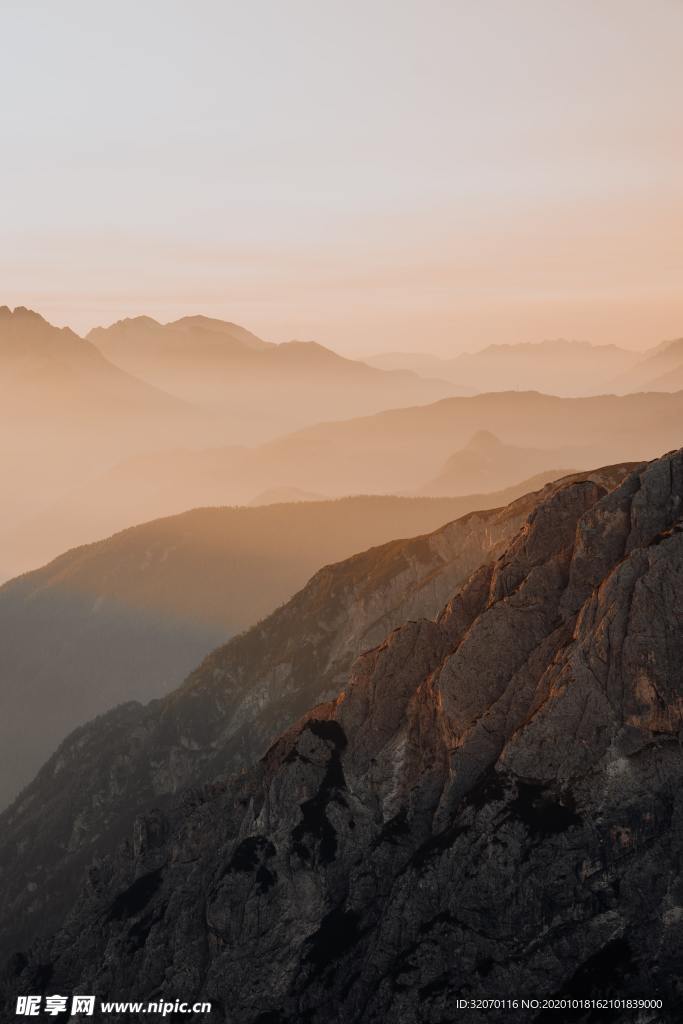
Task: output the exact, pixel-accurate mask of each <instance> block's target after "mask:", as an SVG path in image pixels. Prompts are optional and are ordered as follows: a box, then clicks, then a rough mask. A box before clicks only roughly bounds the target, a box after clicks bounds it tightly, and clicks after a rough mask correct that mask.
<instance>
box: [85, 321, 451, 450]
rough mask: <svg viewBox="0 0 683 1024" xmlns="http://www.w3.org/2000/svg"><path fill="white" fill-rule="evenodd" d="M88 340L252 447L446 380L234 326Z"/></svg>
mask: <svg viewBox="0 0 683 1024" xmlns="http://www.w3.org/2000/svg"><path fill="white" fill-rule="evenodd" d="M88 339H89V340H90V341H91V342H92V343H93V344H95V345H97V347H98V348H99V349H100V350H101V351H102V352H103V353H104V354H105V355H106V356H107V358H108V359H111V361H112V362H114V363H116V364H117V365H118V366H121V367H122V368H123V369H124V370H127V371H128V372H130V373H134V374H135V375H136V376H139V377H141V378H142V379H144V380H147V381H148V382H150V383H151V384H154V385H156V386H158V387H161V388H163V389H164V390H166V391H168V392H170V393H171V394H174V395H178V396H179V397H181V398H183V399H185V400H187V401H190V402H192V403H194V404H198V405H201V406H204V407H205V408H207V409H209V410H211V411H212V413H214V414H216V415H220V417H221V422H222V429H223V432H224V434H225V437H226V440H229V441H230V442H231V443H234V444H254V443H257V442H261V441H265V440H268V439H270V438H272V437H275V436H277V435H278V434H282V433H284V432H286V431H289V430H294V429H297V428H299V427H303V426H305V425H307V424H309V423H312V422H314V421H315V420H318V419H322V418H330V417H334V418H337V417H339V418H341V417H343V418H346V417H350V416H358V415H363V414H366V413H370V412H378V411H379V410H381V409H386V408H390V407H394V406H402V405H408V404H410V405H412V404H415V403H419V402H431V401H434V400H435V399H437V398H442V397H444V396H446V395H449V394H454V393H456V392H457V390H458V389H457V388H456V387H455V386H454V385H453V384H451V383H449V382H446V381H438V380H423V379H421V378H420V377H418V376H417V375H416V374H414V373H412V372H410V371H405V370H400V371H384V370H379V369H377V368H375V367H371V366H368V365H367V364H365V363H362V362H358V361H357V360H353V359H345V358H344V357H342V356H340V355H337V353H336V352H332V351H331V350H330V349H328V348H325V347H324V346H323V345H319V344H317V343H316V342H311V341H309V342H302V341H290V342H285V343H283V344H281V345H275V344H272V343H270V342H265V341H262V340H261V339H260V338H257V337H256V336H255V335H253V334H251V333H250V332H248V331H246V330H245V329H244V328H243V327H239V326H237V325H235V324H231V323H224V322H223V321H220V320H212V319H210V318H208V317H202V316H195V317H184V318H183V319H182V320H176V321H174V322H173V323H168V324H160V323H158V322H157V321H156V320H152V319H151V318H150V317H136V318H134V319H129V320H120V321H119V322H118V323H115V324H113V325H112V326H111V327H98V328H95V329H94V330H93V331H91V332H90V334H89V335H88Z"/></svg>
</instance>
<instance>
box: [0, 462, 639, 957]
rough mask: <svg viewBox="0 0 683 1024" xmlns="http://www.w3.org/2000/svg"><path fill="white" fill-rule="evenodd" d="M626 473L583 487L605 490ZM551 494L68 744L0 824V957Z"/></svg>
mask: <svg viewBox="0 0 683 1024" xmlns="http://www.w3.org/2000/svg"><path fill="white" fill-rule="evenodd" d="M627 471H628V467H613V468H610V469H606V470H599V471H596V472H594V473H590V474H587V475H586V476H587V477H589V478H590V479H591V480H594V481H595V482H596V486H598V485H599V486H601V487H603V488H610V487H613V486H615V485H616V484H617V483H618V482H619V481H620V480H621V479H623V477H624V475H625V473H626V472H627ZM562 486H563V485H562V484H561V483H557V484H549V485H547V486H546V487H545V488H544V489H543V490H541V491H539V492H536V493H532V494H527V495H525V496H524V497H522V498H519V499H518V500H517V501H515V502H513V503H512V504H510V505H508V506H506V507H504V508H501V509H498V510H493V511H480V512H472V513H470V514H469V515H466V516H464V517H463V518H460V519H457V520H455V521H454V522H452V523H449V524H448V525H447V526H444V527H442V528H441V529H439V530H437V531H436V532H434V533H432V534H428V535H425V536H421V537H416V538H414V539H412V540H396V541H392V542H390V543H388V544H385V545H383V546H381V547H378V548H372V549H370V550H369V551H366V552H364V553H363V554H359V555H356V556H354V557H353V558H350V559H348V560H346V561H344V562H339V563H337V564H336V565H331V566H327V567H326V568H324V569H322V570H320V571H319V572H318V573H317V574H316V575H315V576H314V577H313V578H312V579H311V580H310V582H309V583H308V584H307V585H306V586H305V587H304V589H303V590H301V591H300V592H299V593H298V594H297V595H295V596H294V597H293V598H292V599H291V600H290V601H289V602H288V603H287V604H286V605H284V606H283V607H282V608H280V609H279V610H278V611H276V612H274V613H273V614H272V615H271V616H270V617H269V618H267V619H266V620H265V621H264V622H262V623H260V624H259V625H257V626H255V627H254V628H252V629H251V630H249V631H248V632H247V633H245V634H243V635H242V636H239V637H236V638H235V639H233V640H232V641H231V642H230V643H229V644H227V645H226V646H225V647H223V648H220V649H219V650H217V651H215V652H214V653H213V654H212V655H210V656H209V657H208V658H207V659H206V660H205V661H204V663H203V664H202V665H201V666H200V667H199V668H198V669H197V670H196V671H195V672H194V673H193V674H192V675H191V676H190V677H189V678H188V680H187V682H186V683H185V684H184V685H183V686H182V687H181V688H180V689H178V690H176V691H175V692H174V693H173V694H171V695H169V696H168V697H166V698H164V699H163V700H160V701H155V702H153V703H152V704H150V705H148V706H147V707H142V706H141V705H140V704H137V703H129V704H126V705H124V706H122V707H120V708H118V709H116V710H114V711H112V712H110V713H109V714H107V715H104V716H102V717H101V718H99V719H96V720H95V721H94V722H91V723H90V724H88V725H86V726H84V727H83V728H81V729H79V730H77V731H76V732H75V733H73V734H72V735H71V736H70V737H69V738H68V739H67V740H66V741H65V742H64V743H63V744H62V745H61V747H60V748H59V750H58V751H57V752H56V754H55V755H54V756H53V757H52V758H51V759H50V760H49V761H48V763H47V764H46V765H45V766H44V767H43V768H42V769H41V771H40V772H39V774H38V775H37V777H36V778H35V780H34V781H33V782H32V783H31V784H30V785H29V786H28V787H27V788H26V790H25V791H24V792H23V793H22V795H21V796H20V797H19V798H18V800H17V801H15V803H14V804H13V805H12V807H11V808H9V809H8V810H7V811H6V812H5V813H4V814H3V815H2V816H1V817H0V836H1V837H2V839H1V840H0V899H1V900H2V901H3V903H4V906H5V908H6V909H5V912H4V914H3V919H2V922H1V924H2V929H3V932H2V933H0V934H3V936H4V938H3V943H4V945H5V948H7V944H8V943H10V944H11V942H13V941H21V942H23V941H25V939H26V938H27V937H29V936H30V935H32V934H35V933H36V931H39V930H40V929H41V928H43V929H44V928H47V927H50V926H51V925H54V924H55V923H56V922H57V921H58V920H59V915H60V914H61V912H62V911H63V909H64V907H66V906H67V905H68V904H69V903H70V901H72V900H73V899H74V898H75V892H76V888H77V886H78V884H79V882H80V880H81V879H82V877H83V871H84V869H85V867H86V865H87V864H88V863H89V862H90V861H91V860H92V858H93V856H95V855H99V854H102V853H103V852H106V851H107V850H108V849H110V848H111V846H112V844H114V843H115V842H116V841H117V840H118V839H119V838H121V837H123V836H125V835H126V834H127V832H128V830H129V829H130V827H131V825H132V822H133V820H134V819H135V816H136V815H137V814H138V813H140V812H141V811H143V810H145V809H148V808H150V807H153V806H162V805H164V804H166V803H168V802H169V800H171V799H172V798H173V797H174V794H177V793H178V792H179V791H180V790H182V789H184V788H186V787H187V786H188V785H191V784H195V783H197V782H200V781H201V780H204V779H208V778H211V777H212V776H213V775H214V774H215V773H216V772H219V771H224V770H229V771H237V770H240V769H242V768H245V767H246V766H248V765H249V764H250V763H251V762H252V761H253V760H254V759H255V758H256V757H258V756H260V755H261V754H262V753H263V752H264V751H265V750H266V748H267V746H268V745H269V743H270V742H272V740H273V739H274V737H275V736H276V735H277V733H278V732H279V731H280V730H282V729H284V728H287V727H288V726H289V725H290V724H291V723H292V722H293V721H295V719H296V718H297V717H298V716H299V715H300V714H302V713H303V712H304V711H305V710H306V709H307V708H309V707H310V706H312V705H313V704H316V703H318V702H319V701H320V700H323V699H327V698H329V697H331V696H333V695H334V694H336V693H337V692H338V690H339V689H340V687H342V686H343V685H344V681H345V679H346V677H347V674H348V671H349V669H350V666H351V664H352V662H353V659H354V658H355V657H356V656H357V655H358V654H359V653H360V652H361V651H362V650H364V649H366V648H368V647H371V646H373V645H374V644H376V643H379V642H380V641H381V640H382V638H383V637H384V636H385V635H386V633H387V632H388V631H389V630H391V629H393V628H395V627H396V626H398V625H400V624H401V623H402V622H404V621H406V620H407V619H411V618H415V617H421V616H428V617H433V616H435V615H436V614H437V613H438V612H439V610H440V608H441V607H442V606H443V604H444V603H445V602H446V601H447V600H448V599H449V597H450V596H452V594H453V593H454V591H455V590H456V589H457V588H458V586H459V585H460V584H461V583H462V581H463V580H465V579H466V578H467V577H468V576H469V575H470V574H471V573H472V572H473V571H474V570H475V569H477V567H478V566H480V565H481V564H482V563H483V562H485V561H486V560H488V559H489V558H491V557H496V556H497V555H498V554H499V553H500V552H502V551H503V550H504V548H505V547H506V545H507V544H508V543H509V541H510V539H511V538H512V537H513V536H514V535H515V533H516V532H517V531H518V530H519V528H520V527H521V526H522V524H523V523H524V521H525V519H526V518H527V516H528V515H529V514H530V513H532V512H533V510H534V509H535V508H536V507H537V505H538V504H539V503H541V504H542V503H543V502H544V501H545V500H546V499H547V498H548V496H549V495H552V494H554V493H555V492H556V491H558V490H559V489H561V488H562ZM302 507H303V508H307V507H308V506H302ZM10 934H11V935H13V936H14V938H13V939H10V938H9V935H10Z"/></svg>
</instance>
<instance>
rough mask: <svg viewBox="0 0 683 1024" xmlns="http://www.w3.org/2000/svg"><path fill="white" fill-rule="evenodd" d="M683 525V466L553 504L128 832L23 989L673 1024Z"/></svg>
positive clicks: (22, 962)
mask: <svg viewBox="0 0 683 1024" xmlns="http://www.w3.org/2000/svg"><path fill="white" fill-rule="evenodd" d="M682 507H683V452H678V453H673V454H671V455H669V456H666V457H664V458H662V459H660V460H658V461H657V462H655V463H653V464H651V465H649V466H647V467H644V468H641V469H640V470H638V471H636V472H635V473H633V474H631V475H629V476H628V477H627V478H626V479H625V480H624V482H623V483H622V484H621V486H619V487H617V488H616V489H615V490H612V491H609V492H608V491H606V490H605V488H604V487H603V486H601V485H600V484H599V483H597V482H595V481H592V480H590V479H584V480H577V481H575V482H574V483H570V484H568V485H566V486H563V487H556V488H550V489H549V491H548V492H546V494H545V496H544V498H543V500H541V501H539V502H538V503H537V504H536V505H535V507H534V508H533V509H532V510H531V512H530V515H529V516H528V518H527V519H526V522H525V523H524V525H523V526H522V527H521V529H519V531H518V532H517V533H516V535H515V536H514V537H512V538H511V539H509V540H508V541H507V542H506V543H505V544H504V546H503V548H502V552H501V554H500V557H498V558H497V559H496V560H495V561H489V562H488V563H486V564H484V565H482V566H481V567H480V568H479V569H478V570H477V571H475V572H474V573H473V574H472V575H471V576H470V578H469V579H468V580H467V582H466V583H465V584H464V585H463V586H461V587H460V588H459V589H458V588H454V592H453V594H452V596H451V599H450V600H448V601H447V602H446V603H445V605H444V607H443V609H442V611H441V613H440V614H439V615H438V616H437V617H436V619H433V620H428V619H419V620H417V621H410V622H406V624H405V625H403V626H401V627H400V628H398V629H395V630H394V631H393V632H391V633H390V634H389V635H388V636H387V637H386V639H385V640H384V641H383V642H381V643H380V644H379V646H377V647H375V648H373V649H372V650H369V651H367V653H365V654H364V655H362V656H361V657H360V658H359V659H358V660H357V661H356V663H355V665H354V667H353V669H352V671H351V673H350V676H348V678H347V680H346V682H345V683H344V687H343V690H342V691H341V692H340V693H339V694H338V696H337V697H336V698H335V699H334V700H332V701H330V702H328V703H326V704H323V705H321V706H318V707H316V708H315V709H314V710H313V711H311V712H309V713H308V714H307V715H305V716H304V717H303V718H302V719H301V720H300V721H299V722H298V723H297V724H296V725H295V726H294V727H293V728H291V729H290V730H289V731H287V732H286V733H284V734H283V735H282V736H281V737H280V739H279V740H278V741H277V742H276V743H275V744H274V745H273V746H272V747H271V748H270V750H269V751H268V753H267V754H266V756H265V757H264V758H263V760H262V761H261V763H260V764H258V765H257V766H255V767H254V768H253V769H252V770H251V771H249V772H247V773H245V774H243V775H241V776H237V777H233V778H232V779H225V778H224V779H221V778H216V779H215V780H214V781H213V782H212V783H211V784H209V785H206V786H204V787H201V788H197V789H195V790H193V791H191V792H189V793H187V794H186V796H185V798H184V800H183V801H181V802H180V803H179V804H178V805H177V806H176V808H175V809H173V810H171V809H169V810H168V811H167V813H162V812H160V811H159V810H157V811H153V812H151V813H148V814H147V815H143V816H141V817H140V818H139V819H138V821H137V822H136V826H135V829H134V831H133V832H132V833H131V834H130V837H129V840H128V842H127V843H125V844H124V845H123V846H121V847H120V849H119V850H118V851H117V852H116V854H114V855H113V856H111V857H110V858H108V859H107V860H106V861H105V862H103V863H101V864H100V865H98V866H97V868H96V869H94V870H93V871H92V872H91V873H90V878H89V885H88V888H87V890H86V891H84V893H83V896H82V899H81V900H80V901H79V903H78V904H77V905H76V906H75V907H74V908H73V910H72V911H71V913H70V914H69V915H68V917H67V920H66V922H65V923H64V924H63V926H62V928H61V929H60V930H59V931H58V933H57V934H56V936H55V937H54V938H53V939H51V940H47V941H46V942H45V943H43V944H42V945H40V946H39V947H38V948H37V949H36V950H34V951H33V953H32V954H31V956H30V957H28V958H27V957H24V958H19V959H17V960H16V961H15V962H14V978H13V979H12V981H11V983H10V991H11V992H16V991H29V992H32V991H36V985H37V984H38V983H39V980H40V977H41V976H44V975H45V972H46V971H48V972H49V977H50V984H51V985H52V986H55V988H56V990H59V991H67V992H68V991H71V990H73V989H74V988H75V987H77V986H78V990H79V991H88V992H95V993H101V994H103V995H106V994H107V993H111V992H113V991H115V992H116V993H117V997H118V998H128V999H133V998H136V999H140V998H142V999H149V998H154V997H155V995H156V994H157V993H159V992H163V994H164V997H165V998H168V999H173V998H175V997H180V998H184V999H188V998H203V999H209V1000H210V1001H212V1003H213V1004H214V1013H213V1014H212V1016H213V1017H214V1019H215V1018H216V1017H217V1018H218V1019H219V1020H224V1021H230V1022H233V1024H256V1022H259V1024H265V1022H266V1021H269V1022H271V1021H277V1022H278V1024H295V1022H296V1024H299V1022H301V1021H307V1022H308V1024H322V1022H328V1021H330V1020H334V1021H335V1022H337V1024H347V1022H348V1024H361V1022H362V1024H382V1022H385V1021H388V1020H401V1021H403V1022H406V1024H412V1022H415V1024H417V1022H424V1021H441V1020H449V1019H452V1010H453V1006H454V1001H455V1000H456V999H458V998H462V997H473V998H482V997H483V998H489V999H496V998H497V999H501V1000H505V999H507V998H510V996H511V993H514V997H515V998H520V997H526V998H529V997H533V998H541V999H542V998H544V997H555V996H557V997H561V996H578V997H584V998H598V997H603V998H604V997H610V996H617V997H620V998H624V997H631V998H633V997H639V996H643V994H647V996H648V997H649V998H655V997H657V998H661V999H662V1001H663V1004H664V1009H663V1010H660V1011H658V1013H657V1019H658V1020H659V1021H662V1022H667V1024H668V1022H673V1021H676V1020H678V1019H679V1018H680V1012H681V1009H682V1008H683V991H682V989H681V982H680V972H679V970H678V957H679V953H680V948H681V942H682V940H683V931H682V929H683V918H682V915H681V912H680V908H681V899H682V897H683V893H682V892H681V881H680V859H681V856H682V855H683V832H682V825H683V796H682V793H683V789H682V787H681V782H682V781H683V751H682V750H681V745H680V742H679V736H680V730H681V728H682V727H683V691H682V686H683V683H682V680H681V673H680V666H681V662H682V660H683V604H682V595H683V528H682V527H683V523H682V521H681V510H682ZM330 596H332V595H330ZM653 609H655V610H656V616H654V617H653ZM297 650H298V651H300V652H301V651H302V645H301V641H299V642H298V643H297ZM302 653H303V652H302ZM312 667H313V666H311V668H312ZM203 672H204V683H203V686H204V688H207V687H208V688H209V689H211V688H212V687H215V686H216V678H215V675H214V677H213V680H212V676H211V673H207V671H206V668H205V669H204V670H203ZM313 674H314V673H313V672H311V673H310V675H311V676H313ZM198 684H200V678H197V679H195V680H190V682H189V683H188V686H192V685H194V686H197V685H198ZM181 693H182V691H181ZM129 735H131V737H132V734H131V733H129ZM140 735H142V734H141V733H140ZM129 742H130V741H129ZM226 746H227V745H226V743H225V739H224V740H223V747H224V749H225V748H226ZM190 749H191V748H190V747H189V745H188V747H187V750H188V756H191V755H190V754H189V751H190ZM122 754H123V751H122V750H121V751H120V752H119V756H122ZM62 756H63V757H64V756H65V754H64V753H63V755H62ZM29 849H30V846H29ZM41 972H42V975H41ZM509 1012H510V1011H509V1009H508V1008H507V1006H506V1005H505V1004H503V1006H502V1007H499V1008H497V1007H496V1006H495V1005H494V1006H492V1007H490V1008H489V1009H488V1010H487V1020H492V1021H495V1022H502V1021H508V1020H509ZM590 1018H591V1014H590V1013H588V1014H584V1015H583V1017H582V1018H581V1019H583V1020H585V1021H587V1020H589V1019H590ZM140 1019H143V1018H140ZM205 1019H206V1020H209V1019H210V1018H209V1017H208V1016H206V1018H205ZM469 1019H472V1020H474V1017H473V1016H470V1018H469ZM534 1019H535V1020H537V1021H541V1020H543V1019H544V1018H543V1016H542V1015H539V1014H536V1015H535V1017H534ZM612 1019H614V1020H616V1021H618V1022H620V1024H621V1022H626V1021H632V1020H633V1011H632V1010H631V1009H628V1010H626V1009H624V1010H618V1011H617V1012H616V1013H615V1014H614V1015H613V1018H612Z"/></svg>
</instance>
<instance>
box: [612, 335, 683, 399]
mask: <svg viewBox="0 0 683 1024" xmlns="http://www.w3.org/2000/svg"><path fill="white" fill-rule="evenodd" d="M615 385H616V387H615V390H616V391H617V393H618V394H623V393H624V392H626V391H680V390H681V389H683V338H678V339H677V340H675V341H665V342H663V343H662V344H661V345H658V346H657V347H656V348H655V349H653V350H652V351H650V352H647V353H646V354H645V357H644V358H643V359H641V360H639V361H638V362H637V363H636V365H635V366H633V367H632V368H631V369H630V370H628V371H627V372H625V373H623V374H620V376H619V377H618V378H617V380H616V381H615Z"/></svg>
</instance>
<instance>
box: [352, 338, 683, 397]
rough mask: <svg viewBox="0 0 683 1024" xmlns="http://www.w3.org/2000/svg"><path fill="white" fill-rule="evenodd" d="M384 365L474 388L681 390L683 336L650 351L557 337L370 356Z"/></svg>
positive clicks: (567, 392) (579, 392) (580, 392)
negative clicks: (445, 353)
mask: <svg viewBox="0 0 683 1024" xmlns="http://www.w3.org/2000/svg"><path fill="white" fill-rule="evenodd" d="M367 362H369V363H370V364H371V365H372V366H376V367H378V368H381V369H386V370H388V369H392V370H397V369H403V370H412V371H414V372H415V373H419V374H422V375H424V376H431V377H439V378H441V379H444V380H451V381H457V382H458V384H460V385H461V386H463V387H466V388H469V389H470V391H509V390H512V389H515V388H517V389H521V390H522V391H530V390H534V391H544V392H546V393H547V394H552V395H562V396H565V397H580V396H586V395H600V394H617V395H623V394H627V393H632V392H636V391H680V389H681V387H683V339H680V338H679V339H676V340H673V341H664V342H662V343H661V344H659V345H655V346H654V347H653V348H650V349H646V350H645V351H644V352H637V351H633V350H629V349H624V348H619V346H617V345H590V344H588V343H587V342H581V341H567V340H565V339H564V338H558V339H556V340H554V341H542V342H532V343H521V344H518V345H488V346H487V347H486V348H484V349H482V350H481V351H479V352H465V353H462V354H461V355H458V356H452V357H450V358H442V357H438V356H432V355H429V354H427V353H422V352H385V353H380V354H378V355H375V356H370V357H369V358H368V359H367Z"/></svg>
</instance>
